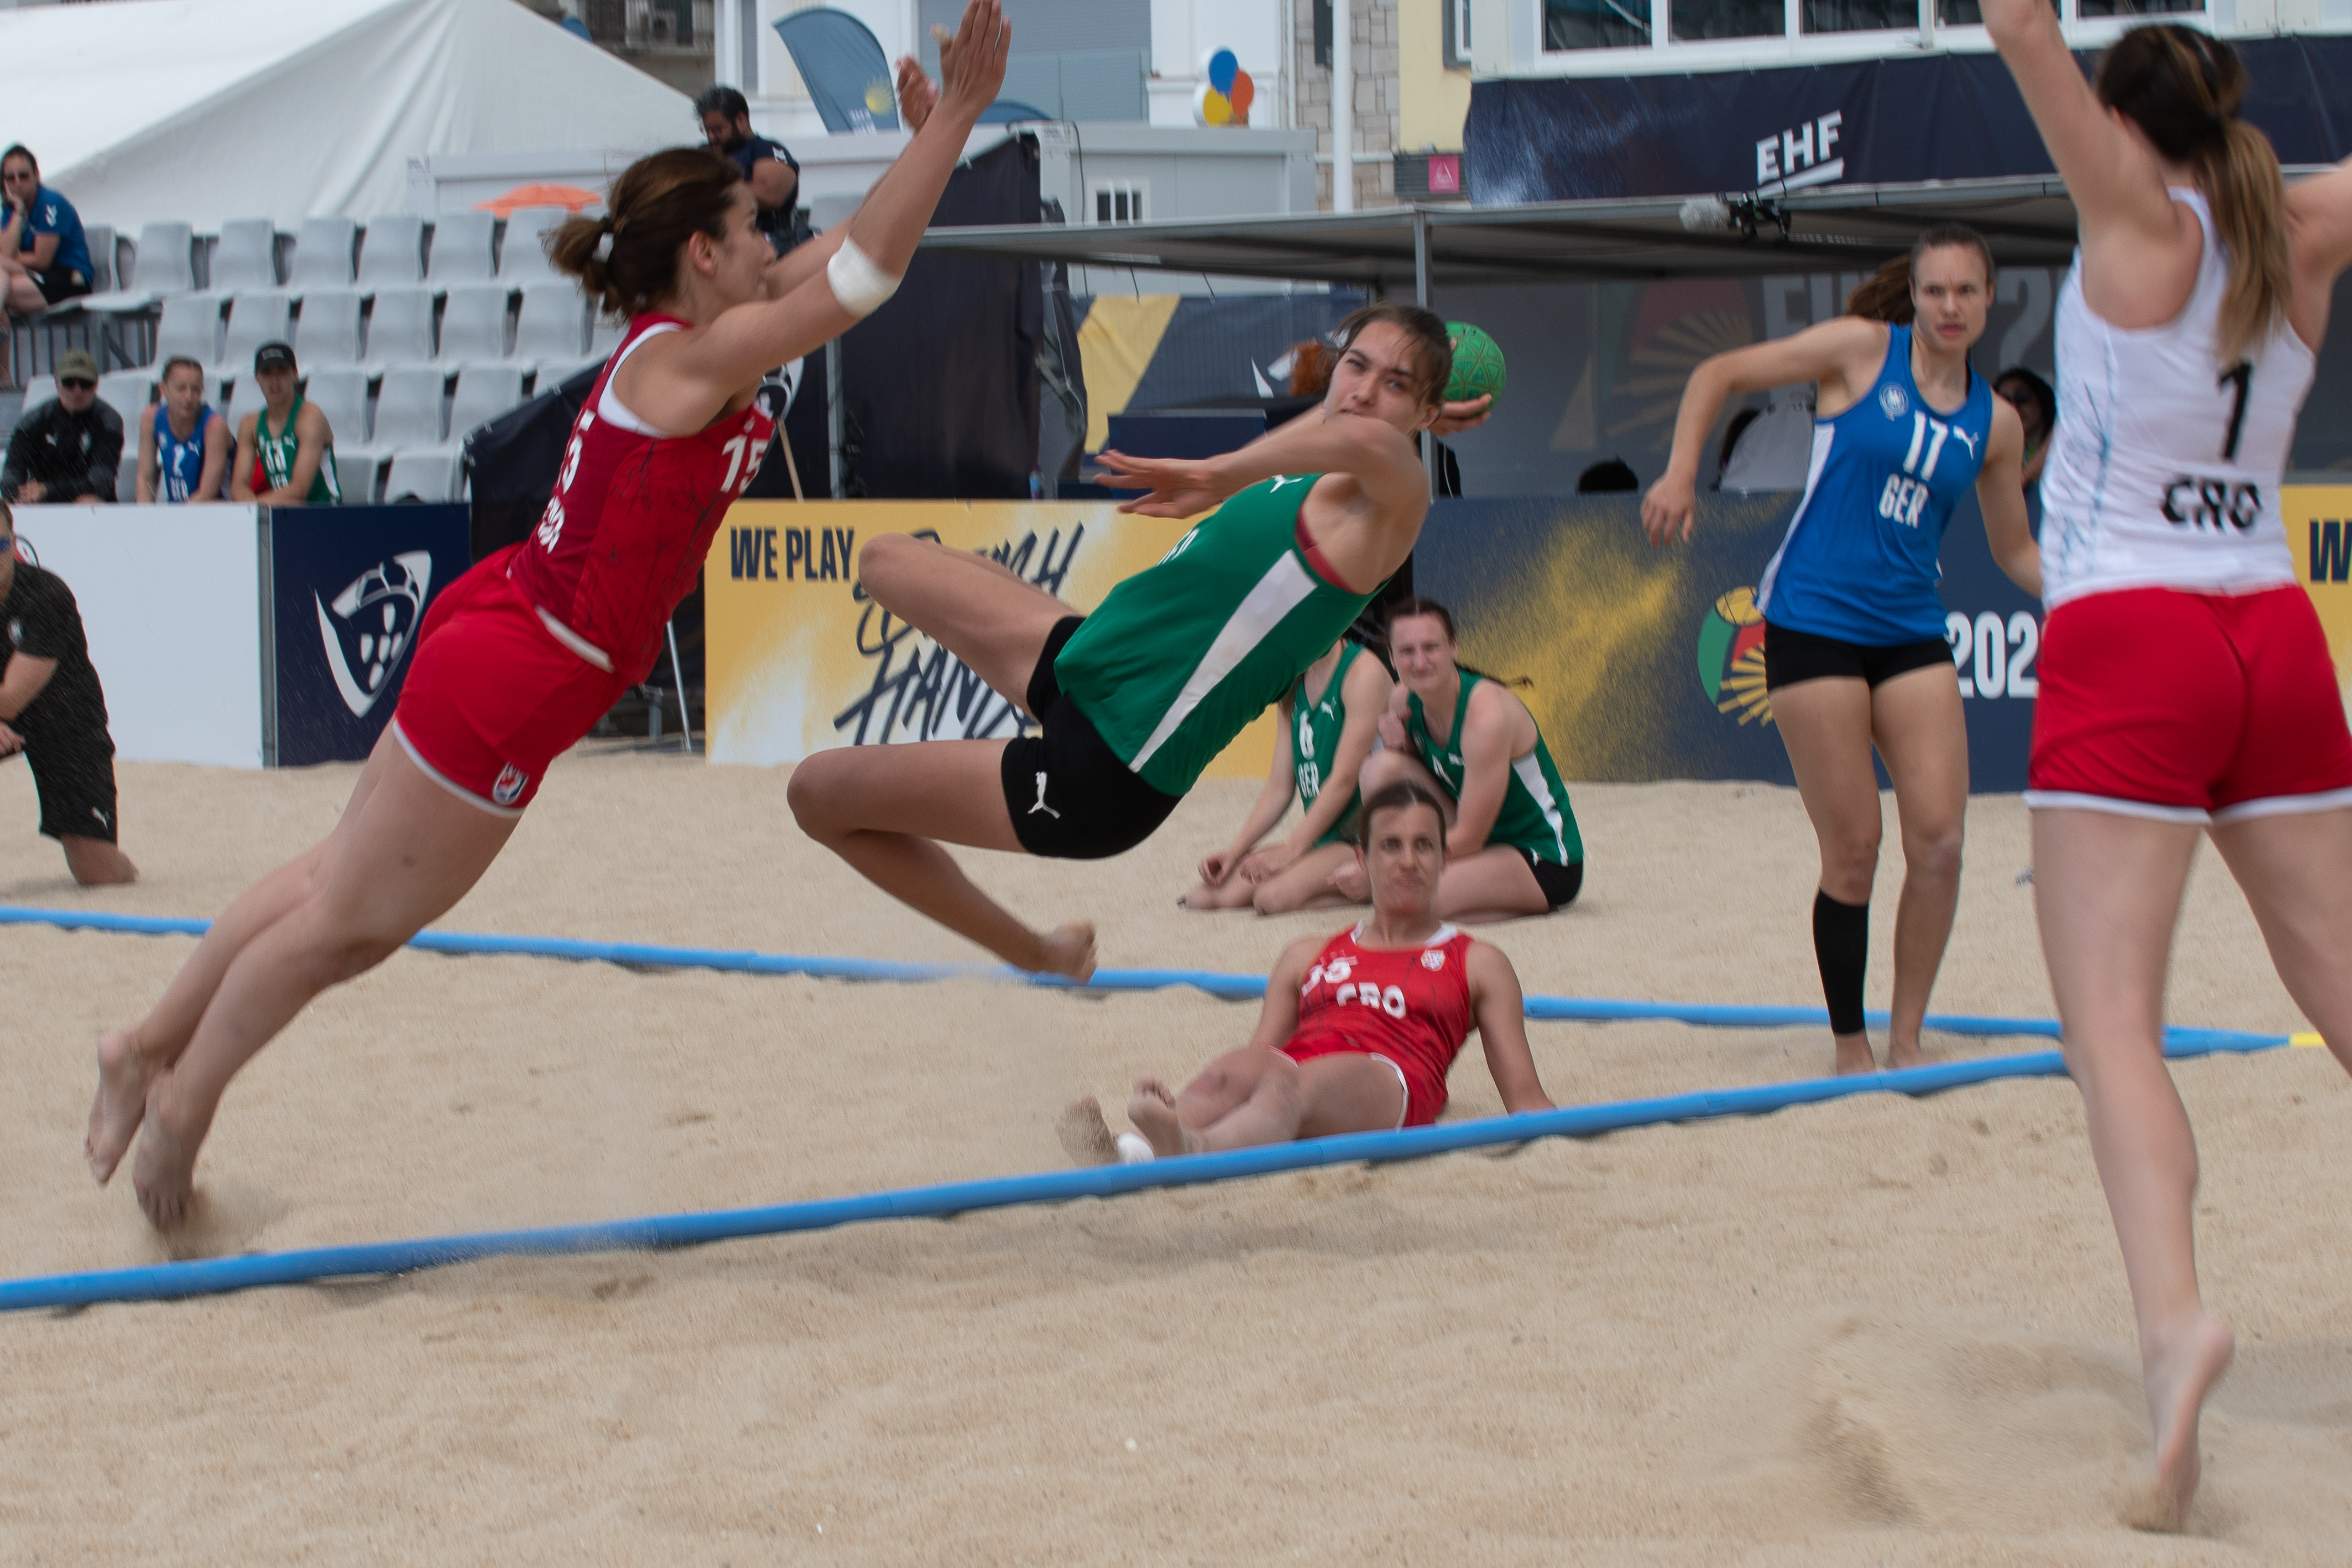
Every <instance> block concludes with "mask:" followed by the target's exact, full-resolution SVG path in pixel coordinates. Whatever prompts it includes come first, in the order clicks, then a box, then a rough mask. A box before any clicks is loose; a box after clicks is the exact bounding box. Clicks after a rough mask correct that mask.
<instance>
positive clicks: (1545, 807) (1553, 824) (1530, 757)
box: [1404, 670, 1584, 865]
mask: <svg viewBox="0 0 2352 1568" xmlns="http://www.w3.org/2000/svg"><path fill="white" fill-rule="evenodd" d="M1485 679H1486V676H1484V675H1479V674H1472V673H1471V672H1470V671H1468V670H1465V671H1463V672H1462V689H1461V691H1460V692H1458V693H1456V694H1455V695H1454V733H1453V734H1452V735H1449V736H1447V737H1445V744H1444V746H1440V745H1438V744H1437V743H1436V742H1435V741H1434V740H1433V739H1431V738H1430V734H1429V721H1428V719H1427V718H1426V717H1425V716H1423V713H1422V711H1421V699H1420V698H1419V697H1417V696H1412V695H1408V696H1407V697H1406V702H1407V703H1408V704H1409V705H1410V707H1411V712H1410V714H1409V715H1408V716H1407V717H1406V719H1405V725H1404V728H1405V734H1406V735H1407V736H1408V737H1411V739H1412V744H1413V749H1414V750H1416V751H1418V752H1420V753H1421V759H1422V761H1423V763H1425V764H1426V765H1427V766H1428V768H1429V770H1430V771H1431V772H1432V773H1434V774H1436V775H1437V781H1438V782H1439V783H1440V784H1443V785H1444V786H1445V787H1446V788H1447V789H1451V790H1452V791H1453V792H1454V799H1455V800H1460V799H1461V798H1462V776H1463V768H1462V726H1463V724H1464V723H1465V721H1466V720H1467V719H1468V718H1469V716H1470V688H1471V687H1473V686H1475V685H1477V684H1478V683H1479V682H1480V681H1483V680H1485ZM1486 841H1487V842H1488V843H1490V844H1508V845H1509V846H1510V847H1511V848H1513V849H1518V850H1528V851H1532V852H1534V854H1535V856H1536V858H1537V859H1538V860H1546V861H1549V862H1551V863H1552V864H1554V865H1574V864H1575V863H1576V862H1579V861H1580V860H1582V859H1583V858H1584V840H1583V837H1582V836H1581V835H1580V834H1579V833H1578V832H1577V831H1576V813H1575V811H1573V810H1570V807H1569V804H1568V786H1567V785H1565V784H1563V783H1561V782H1560V779H1559V768H1555V767H1553V766H1552V762H1551V747H1548V746H1546V745H1545V744H1544V738H1543V731H1542V730H1540V729H1538V731H1536V748H1535V749H1534V750H1533V751H1530V752H1528V754H1527V755H1526V756H1525V757H1514V758H1511V772H1510V782H1509V783H1507V784H1506V785H1505V786H1504V787H1503V809H1502V810H1499V811H1497V812H1496V813H1495V826H1494V827H1493V829H1492V830H1490V831H1488V832H1487V834H1486Z"/></svg>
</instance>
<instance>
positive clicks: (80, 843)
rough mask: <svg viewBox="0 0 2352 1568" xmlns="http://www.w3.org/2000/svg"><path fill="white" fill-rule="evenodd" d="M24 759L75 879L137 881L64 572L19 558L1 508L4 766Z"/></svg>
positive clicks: (100, 694) (101, 702) (99, 694)
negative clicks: (125, 848)
mask: <svg viewBox="0 0 2352 1568" xmlns="http://www.w3.org/2000/svg"><path fill="white" fill-rule="evenodd" d="M19 751H21V752H23V753H24V754H25V760H26V763H28V764H29V765H30V766H31V768H32V769H33V786H34V788H35V789H37V790H39V791H40V797H41V831H42V832H44V833H46V834H47V835H48V836H49V837H50V838H53V839H55V840H57V841H58V842H59V843H60V844H62V845H64V846H65V852H66V869H67V870H68V871H70V872H72V873H73V879H74V880H75V881H76V882H78V883H81V884H82V885H83V886H84V887H96V886H99V885H100V884H102V883H117V882H132V881H135V880H137V878H138V875H139V868H138V867H137V866H134V865H132V864H131V858H130V857H129V856H128V855H126V854H124V853H123V852H121V850H120V849H119V848H117V847H116V845H115V828H116V824H115V816H114V737H111V736H110V735H108V734H107V732H106V693H105V692H104V691H103V690H101V689H100V686H99V684H98V672H97V671H96V670H95V669H93V668H91V667H90V663H89V642H88V640H87V639H86V638H85V637H84V636H83V635H82V630H81V612H80V611H79V610H78V609H76V608H75V606H74V596H73V591H72V590H71V589H69V588H68V587H67V586H66V585H65V583H64V581H63V580H60V579H59V578H58V575H57V574H56V573H55V572H51V571H44V570H41V569H40V568H39V567H37V566H35V565H33V564H31V563H30V562H28V561H20V560H18V559H16V519H15V517H13V516H12V515H11V514H10V512H9V510H8V508H7V507H6V506H5V505H0V757H12V756H14V755H16V753H17V752H19Z"/></svg>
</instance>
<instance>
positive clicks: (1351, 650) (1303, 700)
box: [1290, 643, 1364, 850]
mask: <svg viewBox="0 0 2352 1568" xmlns="http://www.w3.org/2000/svg"><path fill="white" fill-rule="evenodd" d="M1363 651H1364V650H1363V647H1362V645H1361V644H1360V643H1340V644H1339V663H1338V664H1335V665H1333V666H1332V668H1331V679H1330V681H1329V682H1328V684H1327V685H1325V686H1324V688H1323V695H1322V698H1321V700H1319V701H1309V700H1308V698H1307V677H1306V676H1305V675H1304V674H1301V675H1300V676H1299V677H1298V684H1297V685H1296V686H1294V687H1292V688H1291V692H1290V720H1291V722H1290V768H1291V773H1292V775H1293V776H1294V777H1295V778H1297V780H1298V805H1299V808H1300V810H1306V809H1307V808H1310V807H1312V806H1313V805H1314V804H1315V802H1316V800H1318V798H1319V797H1320V796H1321V795H1322V793H1323V769H1325V768H1328V767H1329V766H1330V765H1331V759H1332V758H1334V757H1337V756H1338V755H1339V732H1340V731H1341V730H1342V729H1345V728H1346V727H1347V725H1348V698H1347V691H1346V688H1347V684H1348V667H1349V665H1351V664H1354V663H1355V662H1356V656H1357V655H1358V654H1360V653H1362V652H1363ZM1363 803H1364V802H1363V797H1362V795H1361V794H1360V793H1359V794H1358V796H1357V797H1356V799H1355V800H1351V801H1350V802H1349V805H1348V809H1347V810H1344V811H1342V812H1340V813H1339V817H1338V818H1337V819H1336V820H1335V821H1333V822H1332V824H1331V826H1330V827H1329V828H1328V830H1326V831H1325V832H1324V834H1323V836H1322V837H1321V838H1319V839H1318V840H1316V841H1315V847H1316V848H1317V849H1318V850H1319V849H1321V848H1322V847H1323V846H1324V845H1325V844H1336V843H1338V842H1339V841H1340V840H1341V839H1343V838H1345V837H1347V836H1348V830H1349V828H1351V827H1353V826H1354V825H1355V824H1354V820H1353V819H1354V817H1355V814H1356V812H1357V811H1358V810H1360V809H1361V807H1362V806H1363Z"/></svg>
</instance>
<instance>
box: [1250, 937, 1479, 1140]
mask: <svg viewBox="0 0 2352 1568" xmlns="http://www.w3.org/2000/svg"><path fill="white" fill-rule="evenodd" d="M1362 930H1363V926H1362V925H1357V926H1355V927H1354V928H1353V929H1351V930H1348V931H1342V932H1341V933H1339V935H1338V936H1334V937H1332V938H1331V940H1330V941H1329V942H1328V943H1326V944H1324V946H1323V951H1322V952H1320V953H1318V954H1317V955H1316V956H1315V964H1314V967H1312V968H1310V969H1308V970H1307V980H1306V983H1305V984H1303V985H1301V986H1300V987H1299V988H1298V1028H1297V1030H1296V1031H1295V1032H1294V1033H1293V1034H1292V1035H1291V1037H1290V1040H1289V1042H1288V1044H1286V1046H1285V1047H1284V1051H1285V1053H1286V1054H1287V1053H1288V1052H1289V1051H1291V1050H1293V1049H1298V1050H1309V1049H1310V1048H1315V1047H1324V1048H1327V1049H1328V1048H1329V1047H1331V1046H1334V1045H1336V1046H1339V1047H1340V1048H1341V1049H1345V1050H1349V1051H1366V1052H1369V1053H1370V1054H1371V1055H1374V1056H1384V1057H1387V1058H1388V1059H1389V1060H1390V1061H1393V1062H1395V1063H1396V1064H1397V1066H1398V1067H1400V1068H1402V1070H1403V1071H1404V1072H1405V1074H1406V1076H1407V1078H1408V1079H1409V1080H1411V1079H1419V1080H1421V1081H1422V1082H1423V1083H1425V1084H1429V1085H1433V1086H1434V1087H1435V1089H1436V1090H1437V1091H1438V1092H1440V1093H1441V1094H1442V1092H1443V1091H1444V1084H1445V1074H1446V1071H1447V1070H1448V1069H1449V1068H1451V1067H1452V1066H1453V1065H1454V1058H1455V1057H1457V1056H1459V1055H1461V1054H1462V1044H1463V1041H1465V1040H1468V1039H1469V1038H1470V1022H1471V1019H1470V942H1471V938H1470V936H1468V935H1467V934H1466V933H1465V932H1461V931H1457V930H1455V929H1454V927H1453V926H1452V925H1441V926H1439V927H1438V928H1437V932H1436V935H1434V936H1432V937H1430V939H1429V941H1428V942H1427V943H1426V944H1424V945H1423V946H1419V947H1404V948H1384V947H1364V946H1358V945H1357V942H1356V937H1357V936H1358V935H1359V934H1360V933H1361V932H1362ZM1312 1053H1313V1054H1320V1051H1313V1052H1312ZM1443 1103H1444V1102H1443V1100H1442V1099H1441V1100H1440V1102H1439V1103H1438V1104H1437V1105H1433V1106H1430V1107H1428V1114H1429V1116H1430V1117H1431V1118H1434V1117H1435V1115H1436V1113H1437V1112H1438V1110H1439V1109H1441V1108H1443Z"/></svg>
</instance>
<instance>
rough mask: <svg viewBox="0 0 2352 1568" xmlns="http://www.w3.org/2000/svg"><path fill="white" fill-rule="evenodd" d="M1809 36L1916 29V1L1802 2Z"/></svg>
mask: <svg viewBox="0 0 2352 1568" xmlns="http://www.w3.org/2000/svg"><path fill="white" fill-rule="evenodd" d="M1801 16H1802V17H1803V25H1804V29H1805V31H1806V32H1808V33H1884V32H1891V31H1893V30H1894V29H1895V28H1896V27H1910V28H1914V29H1916V27H1917V26H1919V6H1918V4H1917V0H1805V4H1804V8H1803V10H1802V12H1801Z"/></svg>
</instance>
